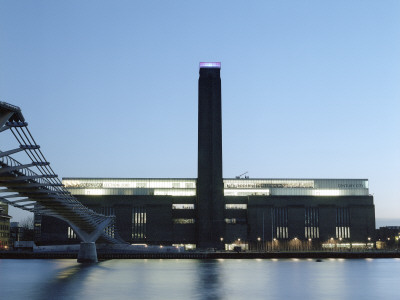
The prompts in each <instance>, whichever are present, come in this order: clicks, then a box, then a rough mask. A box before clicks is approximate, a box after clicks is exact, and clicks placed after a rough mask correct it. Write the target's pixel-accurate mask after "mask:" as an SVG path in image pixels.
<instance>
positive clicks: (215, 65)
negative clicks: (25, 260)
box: [200, 62, 221, 69]
mask: <svg viewBox="0 0 400 300" xmlns="http://www.w3.org/2000/svg"><path fill="white" fill-rule="evenodd" d="M200 68H218V69H221V63H220V62H201V63H200Z"/></svg>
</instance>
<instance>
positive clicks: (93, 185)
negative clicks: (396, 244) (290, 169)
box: [35, 62, 375, 249]
mask: <svg viewBox="0 0 400 300" xmlns="http://www.w3.org/2000/svg"><path fill="white" fill-rule="evenodd" d="M220 71H221V64H220V63H216V62H213V63H200V68H199V73H200V76H199V82H198V165H197V178H79V177H77V178H63V184H64V185H65V187H66V188H67V189H68V190H69V191H70V192H71V193H72V195H74V196H75V197H76V198H77V199H78V200H79V201H81V202H82V203H83V204H84V205H86V206H87V207H89V208H91V209H92V210H94V211H96V212H99V213H103V214H106V215H115V216H116V225H117V230H118V233H119V235H120V236H121V237H122V238H123V239H124V240H125V241H127V242H129V243H132V244H149V245H183V246H185V247H186V248H201V249H209V248H214V249H232V248H233V247H235V246H240V247H242V248H245V249H248V248H249V249H255V248H257V249H260V248H264V247H271V248H276V249H278V248H280V247H283V245H285V247H289V246H290V245H292V246H293V245H294V246H295V245H296V243H297V244H300V243H301V245H303V246H302V247H304V245H309V246H311V245H314V246H315V245H317V246H318V247H342V248H350V247H357V245H363V246H368V244H369V242H370V241H371V238H373V235H374V231H375V208H374V202H373V196H372V195H370V194H369V188H368V180H367V179H300V178H297V179H287V178H279V179H278V178H257V179H255V178H248V177H244V178H242V177H240V178H223V174H222V169H223V168H222V167H223V166H222V122H221V77H220ZM35 225H36V226H35V230H36V232H35V233H36V242H37V243H38V244H65V243H78V240H77V239H76V235H75V234H74V232H73V231H72V229H71V228H69V227H68V224H66V223H64V222H63V221H60V220H57V219H54V218H51V217H45V216H40V215H36V216H35Z"/></svg>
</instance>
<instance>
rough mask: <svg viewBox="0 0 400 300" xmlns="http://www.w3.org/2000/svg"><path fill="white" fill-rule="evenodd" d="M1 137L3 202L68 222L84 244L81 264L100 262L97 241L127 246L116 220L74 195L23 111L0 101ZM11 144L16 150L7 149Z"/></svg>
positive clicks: (80, 257) (0, 158) (79, 260)
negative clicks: (33, 133) (30, 126)
mask: <svg viewBox="0 0 400 300" xmlns="http://www.w3.org/2000/svg"><path fill="white" fill-rule="evenodd" d="M0 136H1V138H2V139H1V141H2V142H1V144H0V202H3V203H6V204H9V205H12V206H14V207H17V208H20V209H23V210H26V211H29V212H32V213H35V214H41V215H47V216H52V217H56V218H58V219H61V220H63V221H65V222H67V223H68V224H69V226H70V227H71V228H72V229H73V230H74V232H75V233H76V235H77V236H78V237H79V238H80V240H81V245H80V250H79V253H78V262H97V252H96V245H95V242H96V241H97V240H99V241H101V242H103V243H112V244H121V243H125V242H124V241H123V240H122V239H121V238H120V237H119V235H118V233H117V231H116V228H115V216H105V215H102V214H99V213H96V212H94V211H93V210H91V209H89V208H87V207H85V206H84V205H82V204H81V203H80V202H79V201H78V200H77V199H76V198H75V197H74V196H72V195H71V193H70V192H69V191H68V190H67V189H66V188H65V187H64V186H63V185H62V183H61V180H60V179H59V178H58V176H57V175H56V173H55V172H54V171H53V168H52V167H51V166H50V163H49V162H48V161H47V160H46V158H45V156H44V155H43V153H42V151H41V148H40V146H39V145H38V144H37V143H36V141H35V139H34V138H33V136H32V134H31V132H30V131H29V129H28V123H27V122H26V121H25V118H24V116H23V114H22V112H21V109H20V108H19V107H17V106H14V105H11V104H9V103H5V102H1V101H0ZM12 142H13V143H14V144H15V146H14V147H12V146H8V147H7V145H6V144H12ZM10 148H11V149H10ZM16 158H18V160H17V159H16Z"/></svg>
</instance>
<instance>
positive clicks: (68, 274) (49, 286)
mask: <svg viewBox="0 0 400 300" xmlns="http://www.w3.org/2000/svg"><path fill="white" fill-rule="evenodd" d="M107 271H109V268H107V267H104V266H102V263H101V262H100V263H98V264H77V263H74V264H73V265H70V266H67V267H63V268H61V269H59V270H57V272H56V273H55V274H54V276H53V278H52V279H51V280H49V281H47V282H43V283H42V285H41V286H39V287H37V288H38V290H39V291H40V292H39V293H36V295H34V297H33V298H31V299H41V300H42V299H57V300H58V299H79V298H84V297H85V295H82V291H85V288H84V287H85V285H86V283H87V281H88V280H90V279H91V278H93V276H96V275H98V273H99V272H107Z"/></svg>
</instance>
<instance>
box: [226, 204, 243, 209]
mask: <svg viewBox="0 0 400 300" xmlns="http://www.w3.org/2000/svg"><path fill="white" fill-rule="evenodd" d="M225 209H247V204H225Z"/></svg>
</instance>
